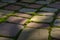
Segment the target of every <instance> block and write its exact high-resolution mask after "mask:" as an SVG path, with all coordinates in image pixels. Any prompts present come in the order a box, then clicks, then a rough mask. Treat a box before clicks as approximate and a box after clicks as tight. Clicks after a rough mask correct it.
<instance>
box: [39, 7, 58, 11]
mask: <svg viewBox="0 0 60 40" xmlns="http://www.w3.org/2000/svg"><path fill="white" fill-rule="evenodd" d="M40 10H41V11H47V12H56V11H58V9H55V8H47V7H44V8H41V9H40Z"/></svg>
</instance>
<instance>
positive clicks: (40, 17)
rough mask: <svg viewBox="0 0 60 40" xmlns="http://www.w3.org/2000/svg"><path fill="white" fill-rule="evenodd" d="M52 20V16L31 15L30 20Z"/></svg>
mask: <svg viewBox="0 0 60 40" xmlns="http://www.w3.org/2000/svg"><path fill="white" fill-rule="evenodd" d="M52 20H53V17H52V16H33V17H32V18H31V21H34V22H51V21H52Z"/></svg>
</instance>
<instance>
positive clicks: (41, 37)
mask: <svg viewBox="0 0 60 40" xmlns="http://www.w3.org/2000/svg"><path fill="white" fill-rule="evenodd" d="M48 35H49V33H48V30H47V29H33V28H25V29H24V30H23V31H22V33H21V34H20V36H19V38H18V40H48Z"/></svg>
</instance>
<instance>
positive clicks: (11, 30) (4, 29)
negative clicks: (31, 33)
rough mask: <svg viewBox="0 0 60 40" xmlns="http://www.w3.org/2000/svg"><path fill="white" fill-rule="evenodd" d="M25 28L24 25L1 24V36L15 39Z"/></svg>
mask: <svg viewBox="0 0 60 40" xmlns="http://www.w3.org/2000/svg"><path fill="white" fill-rule="evenodd" d="M23 28H24V26H23V25H18V24H12V23H1V24H0V35H3V36H11V37H14V36H16V34H17V33H18V32H19V31H20V30H21V29H23Z"/></svg>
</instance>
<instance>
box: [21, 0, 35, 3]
mask: <svg viewBox="0 0 60 40" xmlns="http://www.w3.org/2000/svg"><path fill="white" fill-rule="evenodd" d="M35 1H36V0H21V2H28V3H33V2H35Z"/></svg>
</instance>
